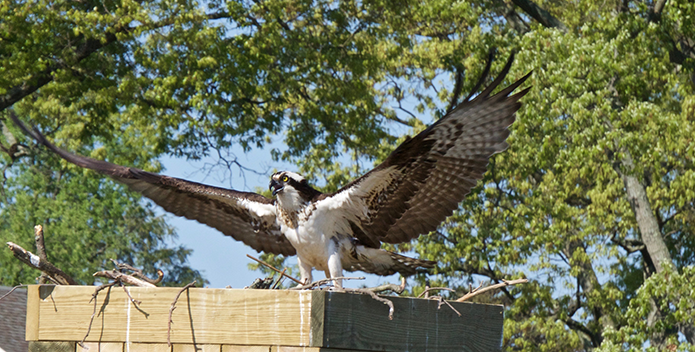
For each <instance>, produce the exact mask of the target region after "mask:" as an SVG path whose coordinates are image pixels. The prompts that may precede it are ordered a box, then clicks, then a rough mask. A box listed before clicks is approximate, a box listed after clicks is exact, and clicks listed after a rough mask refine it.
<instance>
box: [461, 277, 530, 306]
mask: <svg viewBox="0 0 695 352" xmlns="http://www.w3.org/2000/svg"><path fill="white" fill-rule="evenodd" d="M527 282H528V280H527V279H516V280H511V281H507V280H502V282H501V283H499V284H494V285H490V286H486V287H484V288H482V289H481V288H480V286H478V287H477V288H476V289H474V290H471V291H470V292H468V293H466V294H465V295H463V296H462V297H461V298H459V299H457V300H456V302H463V301H467V300H469V299H471V298H472V297H475V296H477V295H479V294H481V293H484V292H487V291H490V290H494V289H498V288H501V287H506V286H512V285H518V284H523V283H527Z"/></svg>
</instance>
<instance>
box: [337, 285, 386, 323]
mask: <svg viewBox="0 0 695 352" xmlns="http://www.w3.org/2000/svg"><path fill="white" fill-rule="evenodd" d="M334 289H335V290H336V291H343V292H351V293H362V294H367V295H369V296H371V297H372V298H373V299H375V300H377V301H379V302H381V303H383V304H385V305H387V306H389V320H393V312H394V310H395V308H394V307H393V302H391V301H390V300H388V299H386V298H383V297H379V296H377V295H376V293H374V292H372V291H370V290H365V289H363V288H334Z"/></svg>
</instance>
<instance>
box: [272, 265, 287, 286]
mask: <svg viewBox="0 0 695 352" xmlns="http://www.w3.org/2000/svg"><path fill="white" fill-rule="evenodd" d="M285 271H287V268H282V272H281V273H280V276H279V277H278V280H277V281H275V284H274V285H273V287H271V290H274V289H275V288H276V287H277V286H278V284H279V283H280V281H282V279H283V278H284V277H285Z"/></svg>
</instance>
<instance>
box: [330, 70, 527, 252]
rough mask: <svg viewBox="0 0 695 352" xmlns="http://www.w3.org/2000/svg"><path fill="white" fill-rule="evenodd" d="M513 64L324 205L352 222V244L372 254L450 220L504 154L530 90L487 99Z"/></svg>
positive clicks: (511, 87) (504, 91)
mask: <svg viewBox="0 0 695 352" xmlns="http://www.w3.org/2000/svg"><path fill="white" fill-rule="evenodd" d="M512 60H513V58H510V59H509V61H508V62H507V65H506V66H505V67H504V69H503V70H502V72H501V73H500V75H499V76H498V77H497V78H496V79H495V80H494V81H493V82H492V84H491V85H490V86H489V87H487V88H486V89H485V90H484V91H483V92H481V93H480V94H479V95H478V96H477V97H476V98H475V99H473V100H471V101H468V99H466V101H465V102H463V103H461V104H460V105H458V106H457V107H456V108H455V109H453V110H452V111H450V112H449V113H448V114H447V115H446V116H444V117H443V118H441V119H440V120H438V121H437V122H435V123H434V124H432V125H431V126H429V127H428V128H427V129H426V130H424V131H422V132H421V133H419V134H418V135H416V136H415V137H413V138H410V139H407V140H406V141H405V142H403V143H402V144H401V145H400V146H398V148H396V150H394V151H393V153H391V155H389V156H388V158H387V159H386V160H385V161H384V162H383V163H382V164H380V165H379V166H377V167H376V168H374V169H373V170H371V171H370V172H368V173H367V174H365V175H363V176H362V177H360V178H358V179H356V180H355V181H353V182H352V183H350V184H348V185H347V186H345V187H344V188H342V189H341V190H339V191H338V192H336V193H334V194H332V195H330V196H327V197H326V198H327V199H326V200H328V198H332V199H333V200H334V201H336V202H337V203H338V204H341V205H340V208H341V209H343V210H344V211H345V214H351V215H347V216H348V217H349V218H351V219H350V221H351V227H352V230H353V236H355V237H356V238H358V239H359V240H360V241H361V242H362V243H364V244H365V245H367V246H370V247H374V248H378V247H379V245H380V242H381V241H383V242H388V243H400V242H406V241H409V240H410V239H412V238H415V237H417V236H419V235H420V234H426V233H428V232H430V231H434V230H435V229H436V228H437V226H439V224H440V223H441V222H442V221H444V219H446V217H448V216H450V215H452V214H453V212H454V210H455V209H456V208H457V207H458V205H459V203H460V202H461V201H462V200H463V198H464V196H465V195H466V194H468V193H469V192H470V191H471V189H472V188H473V187H475V185H476V182H477V181H478V180H480V179H481V178H482V177H483V174H484V173H485V170H486V167H487V164H488V160H489V158H490V157H491V156H492V155H493V154H495V153H499V152H501V151H503V150H505V149H506V148H507V143H506V142H505V140H506V139H507V136H508V135H509V131H508V129H507V128H508V127H509V125H511V124H512V123H513V122H514V113H515V112H516V111H517V110H518V109H519V107H520V106H521V103H519V99H520V98H521V97H523V96H524V95H525V94H526V93H527V92H528V88H527V89H525V90H523V91H521V92H520V93H517V94H514V95H511V96H510V94H511V92H512V91H514V89H516V88H517V87H518V86H520V85H521V84H522V83H523V82H524V81H525V80H526V79H527V78H528V77H529V75H530V73H529V74H528V75H526V76H525V77H523V78H521V79H520V80H518V81H516V82H515V83H513V84H511V85H510V86H509V87H507V88H505V89H503V90H502V91H500V92H499V93H497V94H495V95H494V96H490V93H492V91H493V90H494V89H495V88H496V87H497V86H498V85H499V84H500V83H501V82H502V80H503V79H504V77H505V76H506V74H507V72H508V71H509V68H510V66H511V63H512ZM488 69H489V63H488ZM486 71H487V69H486Z"/></svg>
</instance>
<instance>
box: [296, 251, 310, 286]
mask: <svg viewBox="0 0 695 352" xmlns="http://www.w3.org/2000/svg"><path fill="white" fill-rule="evenodd" d="M297 265H299V274H300V275H301V278H300V279H299V281H301V282H302V285H307V284H310V283H311V282H312V278H311V270H312V269H313V268H312V267H311V265H309V264H308V263H305V262H303V261H302V258H300V257H299V256H297Z"/></svg>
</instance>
